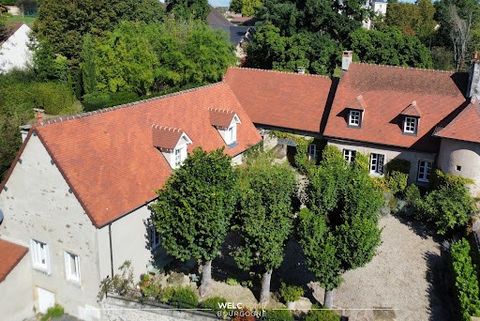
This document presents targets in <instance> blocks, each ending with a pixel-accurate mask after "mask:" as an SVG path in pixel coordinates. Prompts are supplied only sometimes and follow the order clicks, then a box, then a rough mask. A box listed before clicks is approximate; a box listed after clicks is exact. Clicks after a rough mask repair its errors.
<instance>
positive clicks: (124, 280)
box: [97, 261, 135, 301]
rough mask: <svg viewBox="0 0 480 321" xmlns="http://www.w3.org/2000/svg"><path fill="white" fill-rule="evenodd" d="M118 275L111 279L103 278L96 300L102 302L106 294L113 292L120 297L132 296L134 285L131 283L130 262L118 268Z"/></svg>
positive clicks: (131, 270) (131, 269)
mask: <svg viewBox="0 0 480 321" xmlns="http://www.w3.org/2000/svg"><path fill="white" fill-rule="evenodd" d="M118 270H119V271H120V274H115V275H114V276H113V277H112V278H108V277H107V278H105V279H103V280H102V282H100V291H99V292H98V295H97V298H98V300H99V301H100V300H102V299H103V296H104V295H105V293H107V292H109V293H110V292H113V293H115V294H118V295H120V296H124V297H132V296H134V288H135V284H134V282H133V268H132V262H130V261H125V262H123V264H122V265H121V266H120V267H119V268H118Z"/></svg>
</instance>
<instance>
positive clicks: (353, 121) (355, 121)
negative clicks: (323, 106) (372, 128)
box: [348, 110, 362, 127]
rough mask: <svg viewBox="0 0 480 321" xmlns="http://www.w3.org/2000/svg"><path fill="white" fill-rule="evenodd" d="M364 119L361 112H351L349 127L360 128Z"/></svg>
mask: <svg viewBox="0 0 480 321" xmlns="http://www.w3.org/2000/svg"><path fill="white" fill-rule="evenodd" d="M361 119H362V112H361V111H359V110H350V114H349V115H348V125H349V126H354V127H359V126H360V122H361Z"/></svg>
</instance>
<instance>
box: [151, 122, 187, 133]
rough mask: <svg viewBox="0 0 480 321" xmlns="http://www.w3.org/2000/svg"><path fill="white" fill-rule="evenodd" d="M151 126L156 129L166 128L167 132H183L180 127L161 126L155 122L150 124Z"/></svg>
mask: <svg viewBox="0 0 480 321" xmlns="http://www.w3.org/2000/svg"><path fill="white" fill-rule="evenodd" d="M152 128H154V129H158V130H166V131H169V132H179V133H182V132H183V130H182V129H181V128H177V127H170V126H162V125H157V124H152Z"/></svg>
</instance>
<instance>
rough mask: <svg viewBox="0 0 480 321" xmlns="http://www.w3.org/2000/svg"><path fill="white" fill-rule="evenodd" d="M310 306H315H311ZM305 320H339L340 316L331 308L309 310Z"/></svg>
mask: <svg viewBox="0 0 480 321" xmlns="http://www.w3.org/2000/svg"><path fill="white" fill-rule="evenodd" d="M312 308H317V309H318V307H315V306H313V307H312ZM305 321H340V316H339V315H338V314H336V313H335V312H334V311H332V310H310V312H308V314H307V316H306V317H305Z"/></svg>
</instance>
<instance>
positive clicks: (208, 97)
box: [34, 83, 261, 227]
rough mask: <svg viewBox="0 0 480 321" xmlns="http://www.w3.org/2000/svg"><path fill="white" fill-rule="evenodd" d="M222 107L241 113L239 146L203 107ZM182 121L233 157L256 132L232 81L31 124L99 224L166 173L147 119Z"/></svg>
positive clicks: (145, 197)
mask: <svg viewBox="0 0 480 321" xmlns="http://www.w3.org/2000/svg"><path fill="white" fill-rule="evenodd" d="M212 106H223V108H224V109H227V110H232V111H234V112H235V113H236V114H237V115H238V116H239V117H240V119H241V120H242V123H241V124H240V125H239V126H238V127H237V131H238V134H237V139H238V140H237V143H238V144H237V145H235V146H233V147H231V148H228V147H227V146H226V145H225V143H224V141H223V139H222V137H221V136H220V134H219V133H218V131H217V129H215V128H214V127H213V126H212V125H211V124H210V113H209V108H210V107H212ZM153 124H156V125H162V126H168V127H174V128H182V130H184V131H185V133H186V134H187V135H188V137H189V138H190V139H191V140H192V141H193V143H192V144H190V145H189V147H188V150H189V151H191V150H192V149H193V148H195V147H199V146H201V147H202V148H203V149H205V150H207V151H209V150H213V149H216V148H220V147H225V148H226V149H225V152H226V153H227V154H228V155H231V156H234V155H237V154H239V153H242V152H243V151H245V150H246V149H247V148H248V147H249V146H252V145H255V144H257V143H258V142H260V140H261V137H260V135H259V134H258V132H257V130H256V128H255V127H254V126H253V124H252V122H251V121H250V118H249V116H248V115H247V113H245V111H244V110H243V108H242V107H241V106H240V104H239V102H238V101H237V99H236V98H235V95H234V94H233V93H232V91H231V90H230V88H229V87H228V86H227V85H226V84H224V83H218V84H214V85H210V86H205V87H202V88H198V89H194V90H189V91H185V92H181V93H177V94H173V95H169V96H167V97H160V98H156V99H151V100H147V101H143V102H137V103H134V104H129V105H126V106H120V107H116V108H108V109H105V110H103V111H100V112H97V113H90V114H87V115H85V116H81V117H79V116H74V117H67V119H64V120H58V121H55V120H53V121H49V122H47V123H46V124H44V125H43V126H38V127H36V128H35V129H34V130H35V131H36V133H37V134H38V136H39V137H40V139H41V141H42V142H43V144H44V145H45V146H46V148H47V150H48V151H49V153H50V155H51V156H52V158H53V159H54V161H55V163H56V165H57V166H58V168H59V169H60V171H61V172H62V174H63V176H64V177H65V179H66V181H67V182H68V183H69V185H70V187H71V188H72V190H73V192H74V193H75V195H76V197H77V198H78V199H79V201H80V202H81V204H82V206H83V208H84V209H85V211H86V212H87V214H88V215H89V217H90V219H91V220H92V222H93V224H95V226H97V227H101V226H104V225H106V224H108V223H109V222H111V221H113V220H115V219H117V218H119V217H121V216H123V215H125V214H128V213H130V212H131V211H132V210H134V209H136V208H138V207H140V206H143V205H144V204H146V203H147V202H149V201H151V200H152V199H154V198H155V196H156V194H155V190H156V189H158V188H161V187H162V185H163V184H164V183H165V181H166V180H167V178H168V177H169V176H170V174H171V168H170V166H169V165H168V163H167V161H166V160H165V158H164V156H163V155H162V154H161V153H160V152H159V151H158V150H157V149H156V148H155V147H154V146H153V144H152V125H153Z"/></svg>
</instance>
